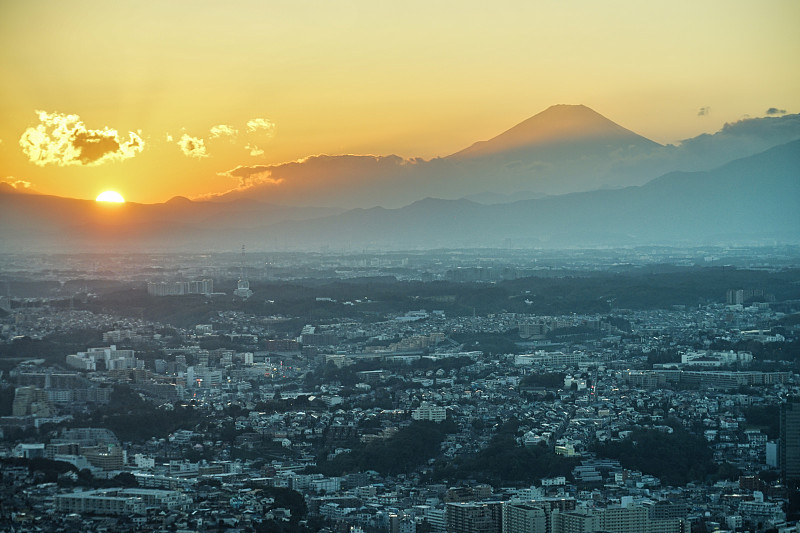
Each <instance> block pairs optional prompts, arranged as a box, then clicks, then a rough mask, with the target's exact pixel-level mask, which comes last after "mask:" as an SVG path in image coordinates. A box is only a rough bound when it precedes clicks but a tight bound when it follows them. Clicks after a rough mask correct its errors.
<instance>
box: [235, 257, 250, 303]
mask: <svg viewBox="0 0 800 533" xmlns="http://www.w3.org/2000/svg"><path fill="white" fill-rule="evenodd" d="M233 294H234V296H238V297H239V298H245V299H246V298H250V297H251V296H252V295H253V291H251V290H250V282H249V281H247V268H246V267H245V260H244V244H243V245H242V270H241V272H240V273H239V282H238V283H237V284H236V290H235V291H233Z"/></svg>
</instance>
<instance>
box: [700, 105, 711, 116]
mask: <svg viewBox="0 0 800 533" xmlns="http://www.w3.org/2000/svg"><path fill="white" fill-rule="evenodd" d="M710 112H711V108H710V107H708V106H704V107H701V108H700V109H698V110H697V116H698V117H704V116H706V115H708V114H709V113H710Z"/></svg>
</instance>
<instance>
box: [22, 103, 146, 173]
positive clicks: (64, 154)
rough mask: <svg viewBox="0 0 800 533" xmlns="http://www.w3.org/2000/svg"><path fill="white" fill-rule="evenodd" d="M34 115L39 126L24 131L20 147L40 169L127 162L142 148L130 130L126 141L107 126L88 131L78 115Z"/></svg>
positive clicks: (138, 138) (40, 112)
mask: <svg viewBox="0 0 800 533" xmlns="http://www.w3.org/2000/svg"><path fill="white" fill-rule="evenodd" d="M36 113H37V114H38V115H39V122H40V124H39V125H38V126H36V127H35V128H28V129H27V130H25V132H24V133H23V134H22V136H21V137H20V139H19V145H20V147H21V148H22V151H23V152H24V153H25V155H27V156H28V159H29V160H30V161H31V163H34V164H36V165H39V166H45V165H59V166H67V165H99V164H100V163H104V162H106V161H114V160H117V161H119V160H123V159H129V158H131V157H134V156H135V155H136V154H137V153H139V152H141V151H142V150H143V149H144V141H143V140H142V138H141V137H139V135H137V134H135V133H133V132H132V131H131V132H128V139H127V140H126V139H123V138H121V137H120V136H119V134H118V133H117V130H115V129H111V128H109V127H107V126H106V127H105V128H103V129H101V130H93V129H88V128H87V127H86V126H85V125H84V124H83V122H81V120H80V117H79V116H78V115H65V114H62V113H48V112H46V111H37V112H36Z"/></svg>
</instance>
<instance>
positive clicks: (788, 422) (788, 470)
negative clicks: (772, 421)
mask: <svg viewBox="0 0 800 533" xmlns="http://www.w3.org/2000/svg"><path fill="white" fill-rule="evenodd" d="M780 422H781V425H780V428H781V440H780V444H779V454H780V466H781V477H782V478H783V481H784V483H786V482H788V481H793V482H795V483H798V482H800V398H798V397H790V398H788V399H787V401H786V403H783V404H781V411H780Z"/></svg>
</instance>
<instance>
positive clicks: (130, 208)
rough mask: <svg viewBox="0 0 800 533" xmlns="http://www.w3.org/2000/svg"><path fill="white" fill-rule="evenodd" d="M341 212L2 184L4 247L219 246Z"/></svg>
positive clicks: (1, 234) (0, 242) (1, 239)
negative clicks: (137, 199) (119, 198)
mask: <svg viewBox="0 0 800 533" xmlns="http://www.w3.org/2000/svg"><path fill="white" fill-rule="evenodd" d="M341 211H342V210H340V209H331V208H318V207H287V206H280V205H273V204H265V203H260V202H255V201H250V200H242V201H237V202H193V201H191V200H188V199H186V198H181V197H176V198H172V199H171V200H169V201H167V202H165V203H162V204H137V203H133V202H126V203H124V204H114V203H105V202H95V201H92V200H78V199H74V198H61V197H57V196H49V195H38V194H19V193H14V192H11V193H7V192H5V191H4V190H3V189H0V251H2V252H9V251H21V250H26V251H44V250H48V251H69V250H104V249H128V250H133V249H136V248H138V247H141V249H152V248H156V249H159V250H162V249H191V248H192V247H194V246H198V247H208V246H213V247H217V248H220V247H227V246H228V244H229V239H231V238H234V239H235V242H241V241H240V239H238V238H237V237H236V234H237V232H238V231H240V230H244V229H247V228H253V227H263V226H267V225H270V224H275V223H277V222H281V221H295V220H304V219H307V218H314V217H322V216H328V215H331V214H335V213H339V212H341ZM217 239H220V240H221V241H222V242H224V244H223V245H222V246H220V242H217Z"/></svg>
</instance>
